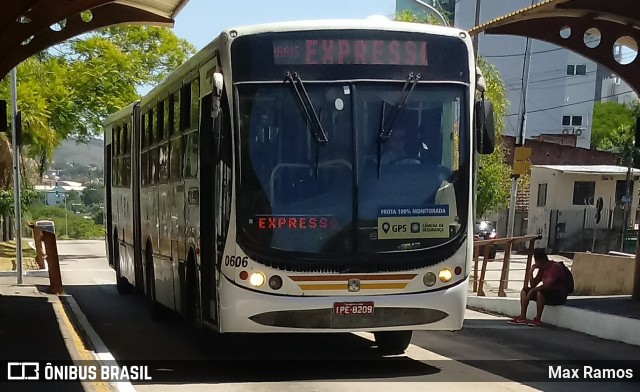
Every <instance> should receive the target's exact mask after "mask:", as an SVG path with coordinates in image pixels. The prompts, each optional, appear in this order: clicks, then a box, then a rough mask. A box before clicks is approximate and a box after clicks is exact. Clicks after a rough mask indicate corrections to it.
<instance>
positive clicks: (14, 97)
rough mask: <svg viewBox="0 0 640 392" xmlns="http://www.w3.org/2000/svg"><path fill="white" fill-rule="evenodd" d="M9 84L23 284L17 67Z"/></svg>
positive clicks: (18, 254)
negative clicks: (17, 126) (17, 123)
mask: <svg viewBox="0 0 640 392" xmlns="http://www.w3.org/2000/svg"><path fill="white" fill-rule="evenodd" d="M9 84H10V90H11V138H12V143H13V209H14V215H15V219H14V221H15V228H16V273H17V275H18V277H17V278H18V280H17V283H18V284H22V230H21V228H22V219H21V212H20V146H19V145H18V134H17V129H16V118H17V116H18V93H17V86H18V82H17V78H16V69H15V68H13V69H12V70H11V72H10V73H9Z"/></svg>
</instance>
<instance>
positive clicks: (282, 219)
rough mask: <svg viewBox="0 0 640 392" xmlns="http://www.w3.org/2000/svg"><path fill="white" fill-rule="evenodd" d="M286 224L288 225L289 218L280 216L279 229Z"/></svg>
mask: <svg viewBox="0 0 640 392" xmlns="http://www.w3.org/2000/svg"><path fill="white" fill-rule="evenodd" d="M286 225H287V218H278V229H282V227H283V226H286Z"/></svg>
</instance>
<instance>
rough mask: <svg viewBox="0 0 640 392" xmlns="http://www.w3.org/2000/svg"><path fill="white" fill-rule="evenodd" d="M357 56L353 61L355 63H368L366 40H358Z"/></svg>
mask: <svg viewBox="0 0 640 392" xmlns="http://www.w3.org/2000/svg"><path fill="white" fill-rule="evenodd" d="M354 46H355V56H354V59H353V62H354V63H355V64H366V63H367V46H366V45H365V43H364V41H362V40H359V41H356V42H355V44H354Z"/></svg>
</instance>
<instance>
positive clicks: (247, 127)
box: [105, 20, 493, 352]
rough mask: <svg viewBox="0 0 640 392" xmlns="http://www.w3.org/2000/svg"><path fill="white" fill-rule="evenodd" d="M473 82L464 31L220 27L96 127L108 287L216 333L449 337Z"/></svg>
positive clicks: (460, 300)
mask: <svg viewBox="0 0 640 392" xmlns="http://www.w3.org/2000/svg"><path fill="white" fill-rule="evenodd" d="M483 89H484V80H483V79H482V76H481V74H480V73H479V71H478V70H477V69H476V65H475V61H474V55H473V50H472V45H471V39H470V37H469V35H468V33H467V32H465V31H463V30H459V29H454V28H445V27H440V26H431V25H423V24H414V23H402V22H393V21H385V22H381V21H379V20H378V21H372V20H342V21H338V20H334V21H305V22H289V23H277V24H267V25H258V26H249V27H240V28H233V29H228V30H226V31H223V32H222V33H221V34H220V36H218V37H217V38H216V39H215V40H214V41H213V42H211V43H210V44H209V45H208V46H206V47H205V48H204V49H203V50H201V51H200V52H199V53H197V54H196V55H194V56H193V57H192V58H190V59H189V60H188V61H186V62H185V63H184V64H183V65H182V66H180V67H179V68H178V69H177V70H175V71H174V72H173V73H172V74H171V75H170V76H169V77H168V78H167V79H166V80H165V81H164V82H162V83H161V84H160V85H158V86H157V87H155V88H154V89H153V90H151V91H150V92H149V94H148V95H146V96H145V97H143V98H142V99H141V100H140V101H139V102H134V103H132V104H131V105H130V106H128V107H127V108H125V109H123V110H121V111H119V112H117V113H115V114H113V115H111V116H110V117H109V118H108V119H107V120H106V122H105V168H106V171H105V173H106V181H105V183H106V206H107V211H106V214H105V215H106V227H107V233H108V235H107V240H106V242H107V244H106V246H107V252H108V257H109V262H110V265H111V266H112V267H113V268H114V269H115V271H116V277H117V282H118V283H117V287H118V290H119V291H120V292H122V293H125V292H130V291H138V292H143V293H145V294H146V295H147V296H148V297H149V298H150V300H151V303H152V304H154V307H158V306H159V307H160V308H170V309H172V310H175V311H177V312H179V313H180V314H182V315H184V316H185V317H188V318H190V319H192V320H193V321H194V322H195V323H196V324H197V325H199V326H200V327H208V328H209V329H211V330H212V331H213V332H214V333H234V332H243V333H259V332H286V333H292V332H309V333H314V332H355V331H369V332H372V333H373V334H374V336H375V339H376V344H377V346H378V347H379V348H380V349H381V350H384V351H386V352H403V351H404V350H405V349H406V347H407V346H408V344H409V341H410V339H411V335H412V331H413V330H459V329H461V328H462V322H463V315H464V310H465V306H466V297H467V289H468V282H469V273H470V264H471V263H470V262H471V258H472V252H473V248H472V241H473V222H474V220H473V214H474V204H475V185H474V184H475V170H476V167H477V163H476V160H477V155H478V154H479V153H489V152H491V151H492V150H493V129H492V128H493V118H492V116H493V114H492V111H491V104H490V102H486V101H484V98H483V97H484V96H483V95H481V94H479V93H478V92H479V91H482V90H483ZM478 97H482V98H478Z"/></svg>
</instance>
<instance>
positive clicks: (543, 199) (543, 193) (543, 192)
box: [537, 184, 547, 207]
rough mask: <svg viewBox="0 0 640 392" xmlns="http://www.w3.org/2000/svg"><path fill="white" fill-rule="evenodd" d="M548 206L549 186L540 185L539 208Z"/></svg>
mask: <svg viewBox="0 0 640 392" xmlns="http://www.w3.org/2000/svg"><path fill="white" fill-rule="evenodd" d="M546 205H547V184H538V204H537V206H538V207H544V206H546Z"/></svg>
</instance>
